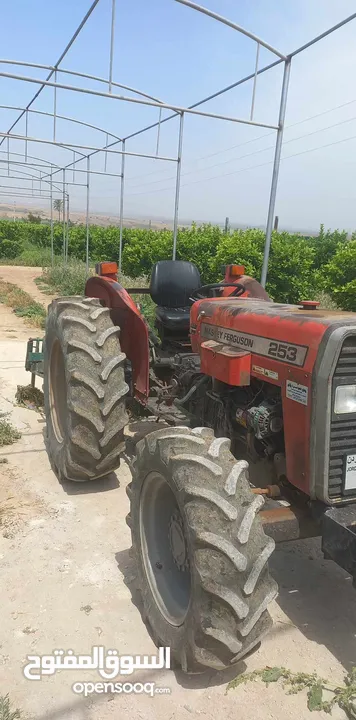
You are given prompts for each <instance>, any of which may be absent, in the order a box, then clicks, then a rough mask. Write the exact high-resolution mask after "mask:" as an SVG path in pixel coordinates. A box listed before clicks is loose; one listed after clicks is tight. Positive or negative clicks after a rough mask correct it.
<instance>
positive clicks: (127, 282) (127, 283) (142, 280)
mask: <svg viewBox="0 0 356 720" xmlns="http://www.w3.org/2000/svg"><path fill="white" fill-rule="evenodd" d="M118 279H119V283H120V285H122V286H123V287H125V288H128V287H129V288H134V287H137V288H140V287H141V288H145V287H148V286H149V281H148V278H147V277H145V276H144V275H143V276H142V277H138V278H131V277H128V276H127V275H119V278H118ZM131 297H132V299H133V301H134V302H135V303H136V305H138V306H139V309H140V310H141V312H142V314H143V315H144V316H145V318H146V320H147V322H148V324H149V325H150V327H151V328H153V327H154V322H155V318H156V305H155V303H154V302H153V300H152V298H151V295H146V293H145V294H142V293H141V294H140V293H137V294H136V293H131Z"/></svg>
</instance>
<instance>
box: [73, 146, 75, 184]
mask: <svg viewBox="0 0 356 720" xmlns="http://www.w3.org/2000/svg"><path fill="white" fill-rule="evenodd" d="M73 182H74V183H75V151H74V150H73Z"/></svg>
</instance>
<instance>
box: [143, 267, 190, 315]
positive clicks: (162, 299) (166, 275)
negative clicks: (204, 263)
mask: <svg viewBox="0 0 356 720" xmlns="http://www.w3.org/2000/svg"><path fill="white" fill-rule="evenodd" d="M201 284H202V283H201V280H200V274H199V270H198V268H197V267H196V266H195V265H194V264H193V263H191V262H186V261H185V260H160V261H159V262H157V263H156V264H155V265H154V266H153V269H152V273H151V283H150V293H151V297H152V300H153V302H155V303H156V305H160V306H162V307H164V308H187V307H189V305H190V302H189V298H190V296H191V294H192V293H193V292H194V291H195V290H198V288H200V287H201Z"/></svg>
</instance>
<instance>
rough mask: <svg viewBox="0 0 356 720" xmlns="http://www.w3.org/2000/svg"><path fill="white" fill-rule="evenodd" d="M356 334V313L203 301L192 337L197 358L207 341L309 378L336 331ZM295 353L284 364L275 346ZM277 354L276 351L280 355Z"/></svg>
mask: <svg viewBox="0 0 356 720" xmlns="http://www.w3.org/2000/svg"><path fill="white" fill-rule="evenodd" d="M338 328H345V330H346V329H347V328H350V331H351V332H352V333H353V332H356V313H351V312H346V311H343V310H324V309H319V308H318V307H315V309H312V308H311V307H308V306H306V305H303V304H301V305H286V304H283V303H274V302H269V301H265V300H260V299H253V298H230V299H229V298H213V299H206V300H200V301H199V302H196V303H194V305H193V306H192V308H191V337H192V345H193V348H194V350H195V352H199V346H200V344H201V343H202V342H204V341H205V340H216V341H219V342H221V343H223V344H226V345H231V346H233V347H235V348H240V349H241V350H249V351H250V352H251V353H252V354H256V355H259V356H265V357H266V358H274V359H280V360H282V361H283V362H284V363H287V364H290V365H294V366H298V367H300V368H302V367H303V368H305V370H306V371H308V372H311V371H312V370H313V366H314V363H315V360H316V355H317V352H318V349H319V345H320V343H321V341H322V338H323V337H324V336H325V337H328V336H329V335H330V334H331V333H332V332H333V330H337V329H338ZM270 341H276V342H277V343H285V344H287V345H288V347H291V348H295V350H291V351H290V352H287V354H286V357H285V358H282V357H281V355H282V354H283V351H280V353H279V354H277V355H274V344H272V346H271V342H270ZM278 352H279V350H277V353H278Z"/></svg>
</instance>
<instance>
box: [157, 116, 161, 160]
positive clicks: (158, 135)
mask: <svg viewBox="0 0 356 720" xmlns="http://www.w3.org/2000/svg"><path fill="white" fill-rule="evenodd" d="M161 119H162V108H160V109H159V115H158V127H157V145H156V155H158V151H159V137H160V134H161Z"/></svg>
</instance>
